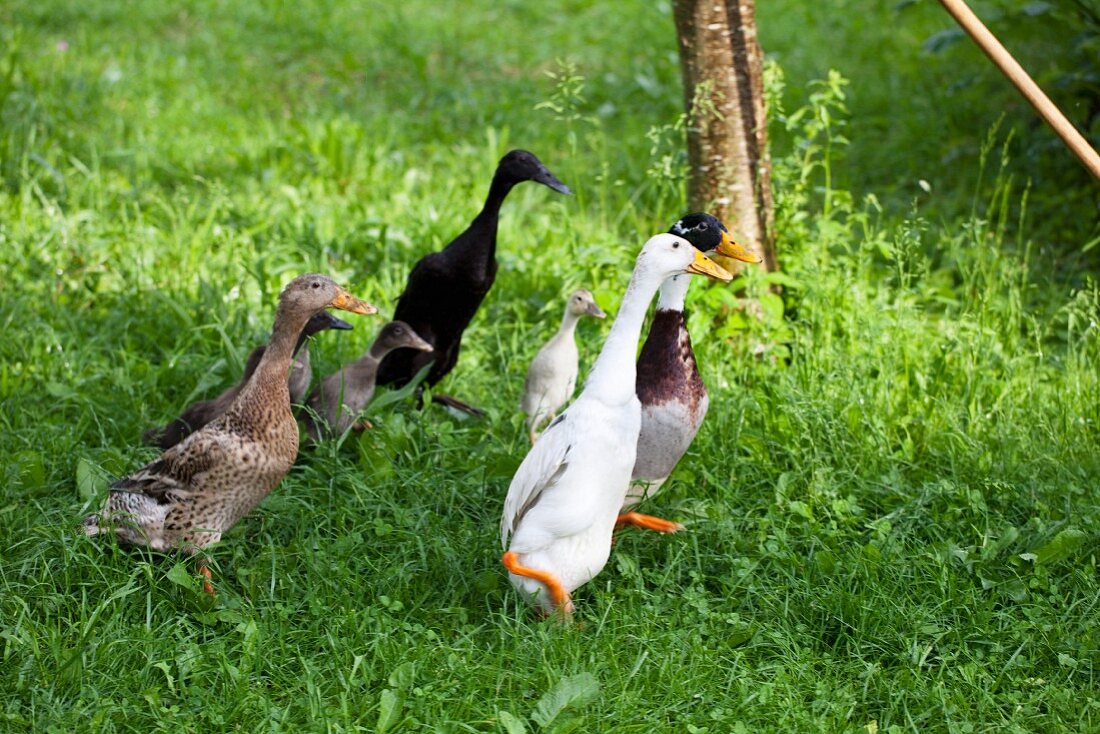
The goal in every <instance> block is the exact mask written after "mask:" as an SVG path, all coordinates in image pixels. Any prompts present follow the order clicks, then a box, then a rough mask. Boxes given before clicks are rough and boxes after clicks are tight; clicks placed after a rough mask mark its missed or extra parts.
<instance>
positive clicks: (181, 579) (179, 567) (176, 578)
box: [165, 561, 197, 589]
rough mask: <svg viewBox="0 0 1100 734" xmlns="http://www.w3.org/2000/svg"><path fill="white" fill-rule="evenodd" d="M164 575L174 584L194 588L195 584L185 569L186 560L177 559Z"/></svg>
mask: <svg viewBox="0 0 1100 734" xmlns="http://www.w3.org/2000/svg"><path fill="white" fill-rule="evenodd" d="M165 576H166V577H167V578H168V580H169V581H171V582H172V583H174V584H179V585H180V586H182V587H183V588H185V589H195V588H197V585H196V583H195V578H194V577H193V576H192V575H191V572H190V571H189V570H187V561H179V562H178V563H176V564H175V565H174V566H172V568H171V569H170V570H169V571H168V573H167V574H165Z"/></svg>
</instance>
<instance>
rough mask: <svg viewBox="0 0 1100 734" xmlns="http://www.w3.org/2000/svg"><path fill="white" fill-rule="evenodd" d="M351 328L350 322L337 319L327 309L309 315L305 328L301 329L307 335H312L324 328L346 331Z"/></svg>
mask: <svg viewBox="0 0 1100 734" xmlns="http://www.w3.org/2000/svg"><path fill="white" fill-rule="evenodd" d="M351 328H353V327H352V325H351V324H349V323H348V322H347V321H344V320H343V319H338V318H336V317H335V316H333V315H332V314H330V313H329V312H328V311H323V310H322V311H318V312H317V313H315V314H313V316H311V317H310V319H309V321H307V322H306V328H305V329H303V330H302V333H304V334H305V335H306V336H307V337H309V336H313V335H314V334H316V333H317V332H319V331H324V330H325V329H339V330H341V331H347V330H348V329H351Z"/></svg>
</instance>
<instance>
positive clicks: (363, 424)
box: [351, 418, 374, 431]
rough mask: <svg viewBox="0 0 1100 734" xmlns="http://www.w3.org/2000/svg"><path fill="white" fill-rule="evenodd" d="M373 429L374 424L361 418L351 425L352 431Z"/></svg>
mask: <svg viewBox="0 0 1100 734" xmlns="http://www.w3.org/2000/svg"><path fill="white" fill-rule="evenodd" d="M372 428H374V424H373V423H371V422H370V421H369V420H367V419H366V418H360V419H359V420H357V421H355V423H352V424H351V430H353V431H369V430H370V429H372Z"/></svg>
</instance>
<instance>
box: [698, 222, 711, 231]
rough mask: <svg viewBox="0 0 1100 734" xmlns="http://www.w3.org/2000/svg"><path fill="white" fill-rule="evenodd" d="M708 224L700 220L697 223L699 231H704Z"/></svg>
mask: <svg viewBox="0 0 1100 734" xmlns="http://www.w3.org/2000/svg"><path fill="white" fill-rule="evenodd" d="M708 226H709V225H708V224H707V223H706V222H700V223H699V231H700V232H706V231H707V227H708Z"/></svg>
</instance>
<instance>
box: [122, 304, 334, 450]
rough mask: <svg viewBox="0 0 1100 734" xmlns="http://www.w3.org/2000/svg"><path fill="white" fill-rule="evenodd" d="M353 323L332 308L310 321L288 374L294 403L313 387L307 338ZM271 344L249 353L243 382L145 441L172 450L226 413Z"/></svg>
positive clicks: (152, 431)
mask: <svg viewBox="0 0 1100 734" xmlns="http://www.w3.org/2000/svg"><path fill="white" fill-rule="evenodd" d="M350 328H351V324H349V323H348V322H347V321H344V320H343V319H338V318H336V317H335V316H333V315H332V314H330V313H329V312H328V311H318V312H317V313H315V314H313V317H312V318H310V320H309V321H307V322H306V326H305V328H304V329H302V333H301V334H299V335H298V344H297V345H296V346H295V348H294V361H293V363H292V364H291V367H290V376H289V377H287V387H288V388H289V390H290V402H292V403H300V402H302V398H304V397H305V394H306V391H307V390H309V383H310V381H311V380H312V378H313V370H312V369H311V367H310V361H309V344H308V343H307V340H308V339H309V338H310V337H311V336H313V335H314V334H316V333H317V332H320V331H324V330H325V329H350ZM266 349H267V345H262V346H258V347H256V348H255V349H253V350H252V353H251V354H249V355H248V360H247V361H246V362H245V364H244V376H242V377H241V381H240V382H238V383H237V384H236V385H233V386H232V387H230V388H229V389H227V390H226V391H225V392H223V393H222V394H221V395H219V396H218V397H216V398H213V399H212V400H200V401H198V402H197V403H193V404H191V405H189V406H188V407H187V409H186V410H184V411H183V413H182V414H181V415H180V417H179V418H176V419H175V420H174V421H172V422H171V423H169V424H168V425H166V426H161V427H159V428H150V429H149V430H148V431H146V432H145V433H144V434H142V440H143V441H144V442H145V443H147V444H149V445H150V446H157V447H159V448H162V449H170V448H172V447H173V446H175V445H176V444H177V443H179V442H180V441H182V440H183V439H185V438H187V436H189V435H191V434H192V433H194V432H195V431H197V430H199V429H200V428H202V427H203V426H205V425H206V424H207V423H209V422H210V421H212V420H214V419H215V418H217V417H218V416H219V415H221V414H222V413H224V412H225V411H226V410H227V409H228V408H229V406H230V405H232V404H233V401H234V400H236V398H237V395H238V394H240V392H241V390H242V389H244V386H245V384H246V383H247V382H248V380H249V378H251V377H252V373H253V372H255V371H256V367H257V365H259V364H260V360H261V359H262V358H263V356H264V350H266Z"/></svg>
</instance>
